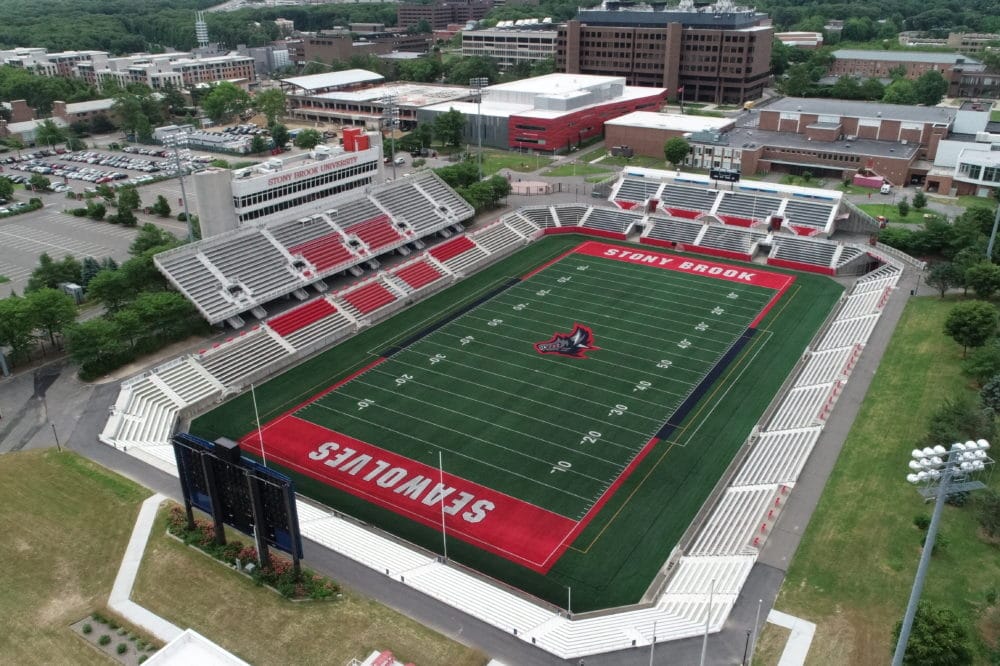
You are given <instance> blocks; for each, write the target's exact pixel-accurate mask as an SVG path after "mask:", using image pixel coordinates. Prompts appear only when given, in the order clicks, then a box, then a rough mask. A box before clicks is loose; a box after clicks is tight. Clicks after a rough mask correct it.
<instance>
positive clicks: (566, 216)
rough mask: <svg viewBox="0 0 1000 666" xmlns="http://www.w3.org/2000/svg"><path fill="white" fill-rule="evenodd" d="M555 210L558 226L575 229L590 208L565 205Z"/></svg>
mask: <svg viewBox="0 0 1000 666" xmlns="http://www.w3.org/2000/svg"><path fill="white" fill-rule="evenodd" d="M555 210H556V215H558V216H559V226H562V227H575V226H577V225H579V224H580V220H582V219H583V216H584V215H586V214H587V211H589V210H590V206H581V205H579V204H565V205H563V206H556V207H555Z"/></svg>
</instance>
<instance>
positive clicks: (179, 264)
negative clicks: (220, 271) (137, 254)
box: [154, 248, 234, 321]
mask: <svg viewBox="0 0 1000 666" xmlns="http://www.w3.org/2000/svg"><path fill="white" fill-rule="evenodd" d="M178 250H180V252H178V251H176V250H173V251H170V252H165V253H163V254H158V255H156V258H155V259H154V261H155V262H156V263H157V264H159V265H161V266H162V267H163V271H164V272H165V273H166V274H167V277H168V278H169V279H170V281H171V282H173V283H174V286H176V287H177V288H178V289H179V290H180V291H181V293H183V294H184V295H185V296H186V297H187V298H188V300H190V301H191V302H192V303H194V304H195V306H196V307H197V308H198V309H199V310H201V312H202V314H204V315H206V316H207V317H208V318H209V320H210V321H217V320H218V319H224V318H225V317H226V316H227V315H228V313H230V312H232V311H233V309H234V306H233V303H232V302H231V301H229V300H228V299H226V297H225V296H223V292H224V290H225V287H224V286H223V284H222V283H221V282H220V281H219V279H218V278H217V277H216V276H215V275H214V274H213V273H212V271H210V270H209V269H208V267H207V266H206V265H205V264H204V263H202V261H201V260H200V259H199V258H198V255H197V254H196V253H193V252H189V251H185V250H186V248H178Z"/></svg>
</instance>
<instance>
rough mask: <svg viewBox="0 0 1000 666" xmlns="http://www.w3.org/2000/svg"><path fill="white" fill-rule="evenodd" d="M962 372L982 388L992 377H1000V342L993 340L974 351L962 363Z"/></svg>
mask: <svg viewBox="0 0 1000 666" xmlns="http://www.w3.org/2000/svg"><path fill="white" fill-rule="evenodd" d="M962 370H964V371H965V373H966V374H967V375H969V376H970V377H972V378H973V379H974V380H976V383H978V384H979V385H980V386H982V385H983V384H985V383H986V382H988V381H989V380H990V378H991V377H994V376H996V375H1000V340H997V339H996V338H993V339H991V340H989V341H988V342H987V343H986V344H985V345H983V346H982V347H979V348H978V349H973V350H972V353H971V354H969V356H968V358H966V359H965V361H963V362H962Z"/></svg>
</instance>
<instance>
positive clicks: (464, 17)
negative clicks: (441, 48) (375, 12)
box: [396, 0, 493, 30]
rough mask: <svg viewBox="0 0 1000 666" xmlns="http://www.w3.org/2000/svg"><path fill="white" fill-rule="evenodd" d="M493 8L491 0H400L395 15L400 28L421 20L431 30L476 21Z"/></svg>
mask: <svg viewBox="0 0 1000 666" xmlns="http://www.w3.org/2000/svg"><path fill="white" fill-rule="evenodd" d="M491 9H493V0H433V1H432V2H429V3H426V4H424V3H417V2H401V3H399V8H398V9H397V12H396V15H397V17H398V20H397V21H396V24H397V25H398V26H399V27H400V28H411V27H415V26H417V25H419V24H420V23H421V22H422V21H427V23H429V24H430V26H431V30H441V29H443V28H447V27H448V24H449V23H466V22H467V21H478V20H479V19H481V18H483V17H484V16H486V14H488V13H489V11H490V10H491Z"/></svg>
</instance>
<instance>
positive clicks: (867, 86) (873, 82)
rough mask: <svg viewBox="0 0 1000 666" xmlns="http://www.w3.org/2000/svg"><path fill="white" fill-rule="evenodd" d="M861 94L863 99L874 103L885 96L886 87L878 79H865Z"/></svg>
mask: <svg viewBox="0 0 1000 666" xmlns="http://www.w3.org/2000/svg"><path fill="white" fill-rule="evenodd" d="M859 92H860V93H861V99H867V100H869V101H872V102H874V101H877V100H880V99H882V98H883V97H884V96H885V86H884V85H882V82H881V81H879V80H878V79H874V78H872V79H865V80H864V81H863V82H862V83H861V88H860V90H859Z"/></svg>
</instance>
